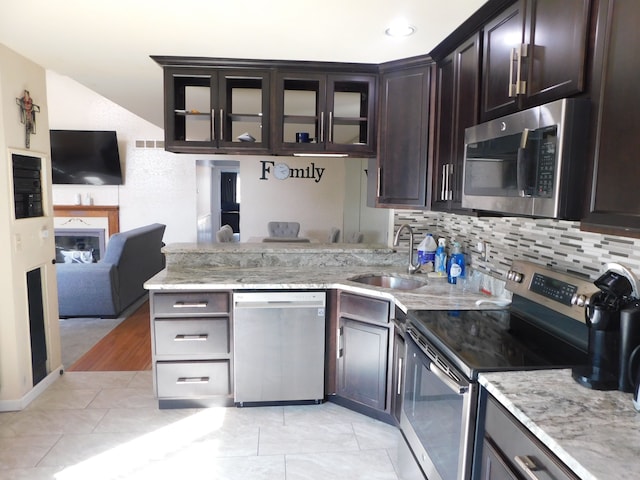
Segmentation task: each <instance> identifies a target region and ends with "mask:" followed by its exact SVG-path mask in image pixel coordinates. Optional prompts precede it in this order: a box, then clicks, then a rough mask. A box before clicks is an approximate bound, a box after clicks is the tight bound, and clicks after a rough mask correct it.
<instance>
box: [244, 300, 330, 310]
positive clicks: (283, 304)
mask: <svg viewBox="0 0 640 480" xmlns="http://www.w3.org/2000/svg"><path fill="white" fill-rule="evenodd" d="M234 306H235V308H236V309H247V308H248V309H256V308H262V309H264V308H266V309H271V308H277V309H282V308H324V306H325V304H324V302H315V301H312V302H300V301H290V302H287V301H267V302H235V304H234Z"/></svg>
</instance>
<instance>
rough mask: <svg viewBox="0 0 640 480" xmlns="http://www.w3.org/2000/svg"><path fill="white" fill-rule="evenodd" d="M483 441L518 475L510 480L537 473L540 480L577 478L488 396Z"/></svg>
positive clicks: (532, 475) (528, 476) (571, 479)
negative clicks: (542, 479) (490, 445)
mask: <svg viewBox="0 0 640 480" xmlns="http://www.w3.org/2000/svg"><path fill="white" fill-rule="evenodd" d="M485 439H488V441H489V442H491V443H492V446H493V447H494V448H495V450H496V451H497V452H498V454H497V455H498V456H501V457H502V459H503V461H504V462H505V464H506V465H508V466H509V467H508V468H509V469H510V470H511V471H514V472H518V474H517V475H516V474H514V475H513V477H514V478H516V477H517V478H520V476H524V477H525V478H535V473H539V474H540V478H553V479H555V480H576V479H577V478H578V477H576V476H575V475H574V474H573V473H572V472H571V471H570V470H569V469H568V468H567V467H566V466H565V465H564V464H563V463H562V462H561V461H560V460H559V459H558V458H557V457H556V456H555V455H554V454H553V452H551V451H549V450H548V449H547V448H546V447H545V446H544V445H543V444H542V443H541V442H540V441H539V440H537V439H536V438H535V437H534V436H533V434H532V433H530V432H529V431H528V430H527V429H526V428H525V427H524V426H522V425H521V424H520V422H518V421H517V420H516V419H515V418H514V417H512V416H511V414H510V413H508V412H506V411H504V410H503V408H502V407H501V406H499V404H498V402H497V401H496V400H495V399H494V398H493V397H489V401H488V402H487V411H486V419H485ZM493 455H494V456H496V453H493ZM483 456H484V454H483ZM500 468H501V469H505V468H507V467H504V466H503V467H500ZM542 474H544V476H543V475H542ZM491 478H494V477H493V476H492V477H491Z"/></svg>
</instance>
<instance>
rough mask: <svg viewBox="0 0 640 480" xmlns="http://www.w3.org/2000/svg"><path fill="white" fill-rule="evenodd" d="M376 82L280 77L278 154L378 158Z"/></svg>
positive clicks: (296, 75) (373, 78)
mask: <svg viewBox="0 0 640 480" xmlns="http://www.w3.org/2000/svg"><path fill="white" fill-rule="evenodd" d="M376 81H377V75H358V74H328V75H326V74H321V73H309V72H303V71H297V72H287V71H284V72H279V73H278V74H277V80H276V114H275V117H274V118H275V121H276V125H275V140H274V147H275V150H276V152H277V153H282V154H289V155H291V154H295V153H313V152H317V153H345V154H362V155H363V156H364V155H373V154H374V153H375V98H376ZM300 134H303V135H302V136H301V135H300Z"/></svg>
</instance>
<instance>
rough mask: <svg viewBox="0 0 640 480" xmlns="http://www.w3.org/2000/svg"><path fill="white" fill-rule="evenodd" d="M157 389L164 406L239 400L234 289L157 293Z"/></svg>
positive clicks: (154, 304) (154, 352)
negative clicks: (235, 369) (235, 390)
mask: <svg viewBox="0 0 640 480" xmlns="http://www.w3.org/2000/svg"><path fill="white" fill-rule="evenodd" d="M150 305H151V344H152V348H151V350H152V368H153V382H154V392H155V394H156V396H157V398H158V403H159V406H160V408H179V407H204V406H214V405H224V406H228V405H232V404H233V354H232V352H233V349H232V322H231V293H230V292H162V293H160V292H151V295H150Z"/></svg>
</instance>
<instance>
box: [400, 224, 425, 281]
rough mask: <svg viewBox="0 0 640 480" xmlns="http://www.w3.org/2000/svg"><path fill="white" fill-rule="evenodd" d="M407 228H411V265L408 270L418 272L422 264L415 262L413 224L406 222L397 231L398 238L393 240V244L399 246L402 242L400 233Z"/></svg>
mask: <svg viewBox="0 0 640 480" xmlns="http://www.w3.org/2000/svg"><path fill="white" fill-rule="evenodd" d="M405 228H406V229H408V230H409V266H408V267H407V272H409V273H417V272H418V271H419V270H420V267H421V265H420V264H418V265H414V264H413V229H412V228H411V225H409V224H408V223H404V224H402V225H401V226H400V228H399V229H398V231H397V232H396V238H395V239H394V241H393V245H394V246H395V247H397V246H398V243H399V242H400V233H401V232H402V230H404V229H405Z"/></svg>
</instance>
